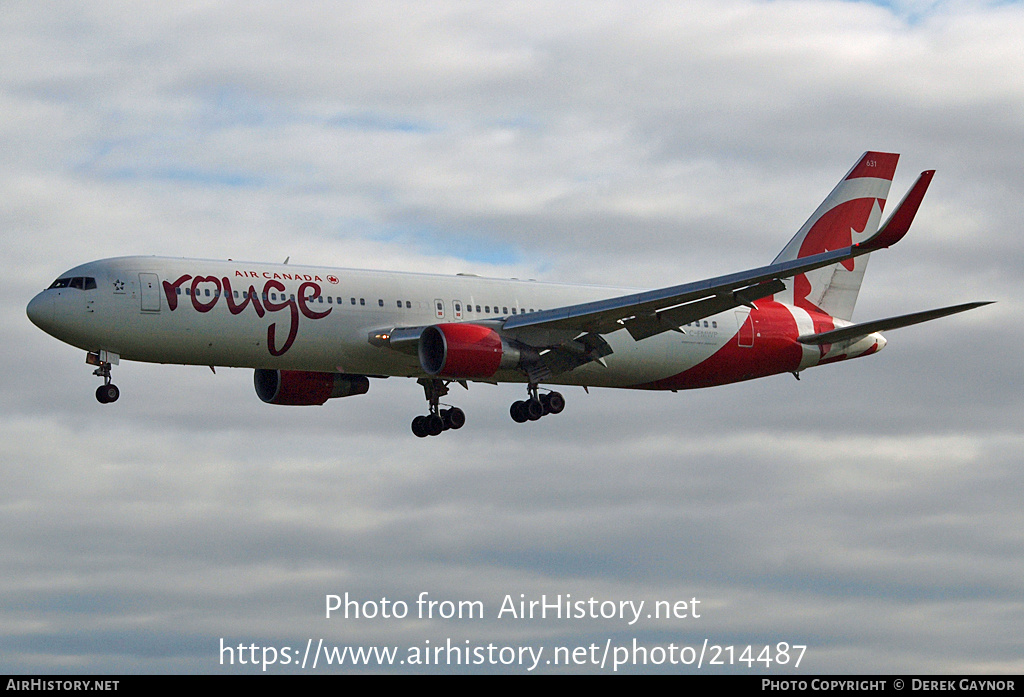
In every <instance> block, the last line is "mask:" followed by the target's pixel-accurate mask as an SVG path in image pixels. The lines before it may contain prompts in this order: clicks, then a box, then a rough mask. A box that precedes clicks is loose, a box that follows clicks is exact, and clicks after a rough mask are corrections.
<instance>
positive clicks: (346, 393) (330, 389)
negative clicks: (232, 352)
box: [253, 368, 370, 406]
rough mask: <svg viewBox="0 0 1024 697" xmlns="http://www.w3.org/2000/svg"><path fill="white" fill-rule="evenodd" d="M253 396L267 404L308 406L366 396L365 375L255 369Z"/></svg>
mask: <svg viewBox="0 0 1024 697" xmlns="http://www.w3.org/2000/svg"><path fill="white" fill-rule="evenodd" d="M253 382H254V383H255V385H256V394H257V395H258V396H259V398H260V399H262V400H263V401H264V402H266V403H267V404H285V405H292V406H311V405H313V404H323V403H324V402H326V401H327V400H328V399H333V398H335V397H351V396H352V395H357V394H366V392H367V391H368V390H369V389H370V381H369V379H367V377H366V376H365V375H345V374H344V373H313V372H308V371H305V370H268V369H266V368H257V369H256V372H255V374H254V375H253Z"/></svg>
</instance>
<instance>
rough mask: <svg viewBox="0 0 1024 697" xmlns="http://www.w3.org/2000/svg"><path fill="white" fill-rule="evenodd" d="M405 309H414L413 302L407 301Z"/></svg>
mask: <svg viewBox="0 0 1024 697" xmlns="http://www.w3.org/2000/svg"><path fill="white" fill-rule="evenodd" d="M405 309H406V310H411V309H412V301H411V300H406V301H405Z"/></svg>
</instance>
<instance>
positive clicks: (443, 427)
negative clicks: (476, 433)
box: [412, 378, 466, 438]
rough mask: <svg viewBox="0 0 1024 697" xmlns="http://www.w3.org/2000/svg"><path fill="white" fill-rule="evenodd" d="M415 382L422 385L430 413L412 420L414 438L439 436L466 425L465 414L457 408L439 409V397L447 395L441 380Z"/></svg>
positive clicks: (422, 379) (445, 385) (445, 386)
mask: <svg viewBox="0 0 1024 697" xmlns="http://www.w3.org/2000/svg"><path fill="white" fill-rule="evenodd" d="M417 382H419V384H421V385H423V392H424V394H425V395H426V397H427V403H428V404H429V405H430V413H429V414H425V415H423V416H417V417H416V418H415V419H413V420H412V432H413V433H414V434H416V437H418V438H426V437H427V436H439V435H441V433H442V432H443V431H447V430H449V429H459V428H462V427H463V426H465V425H466V412H464V411H462V410H461V409H459V408H458V407H448V408H447V409H442V408H441V397H444V396H445V395H446V394H448V385H447V384H445V382H444V381H443V380H438V379H437V378H433V379H428V378H420V379H419V380H418V381H417Z"/></svg>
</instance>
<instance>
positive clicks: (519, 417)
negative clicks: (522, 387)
mask: <svg viewBox="0 0 1024 697" xmlns="http://www.w3.org/2000/svg"><path fill="white" fill-rule="evenodd" d="M508 413H509V415H510V416H511V417H512V420H513V421H515V422H516V423H517V424H522V423H526V422H527V421H528V420H529V417H528V416H527V415H526V402H512V406H511V407H509V409H508Z"/></svg>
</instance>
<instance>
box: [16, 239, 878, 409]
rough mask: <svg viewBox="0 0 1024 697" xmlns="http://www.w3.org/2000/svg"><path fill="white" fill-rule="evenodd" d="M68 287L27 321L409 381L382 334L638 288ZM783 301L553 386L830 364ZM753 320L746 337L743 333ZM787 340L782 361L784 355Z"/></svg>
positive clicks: (103, 281) (481, 320)
mask: <svg viewBox="0 0 1024 697" xmlns="http://www.w3.org/2000/svg"><path fill="white" fill-rule="evenodd" d="M62 278H85V279H94V280H95V283H94V287H92V288H78V287H70V286H66V287H58V288H53V287H51V288H50V289H47V290H45V291H43V292H42V293H40V294H39V295H38V296H36V298H35V299H33V301H32V302H31V303H30V305H29V309H28V313H29V316H30V317H31V318H32V320H33V322H35V323H36V324H37V325H39V326H40V327H41V328H43V329H44V330H45V331H47V332H48V333H50V334H52V335H54V336H56V337H57V338H59V339H61V340H62V341H65V342H67V343H69V344H72V345H74V346H77V347H79V348H82V349H85V350H87V351H91V352H96V351H104V352H106V353H107V354H112V355H114V356H116V357H120V358H123V359H127V360H136V361H146V362H154V363H177V364H192V365H210V366H236V367H249V368H270V369H282V370H301V371H318V372H339V373H348V374H360V375H369V376H407V377H429V376H428V375H427V374H426V373H425V372H424V370H423V368H422V367H421V365H420V361H419V359H418V358H417V356H416V355H415V354H412V353H404V352H400V351H396V350H392V349H391V348H387V347H382V346H380V345H379V344H377V345H375V344H374V343H372V342H371V338H372V337H373V336H374V335H376V334H380V333H381V332H387V331H390V330H391V329H393V328H395V327H421V326H429V325H434V324H442V323H453V322H471V323H475V324H489V325H493V326H494V327H495V328H500V325H501V322H502V320H503V319H505V318H507V317H511V316H514V315H519V314H522V313H531V312H535V311H539V310H544V309H551V308H555V307H562V306H566V305H573V304H578V303H582V302H588V301H593V300H600V299H605V298H611V297H616V296H621V295H624V294H626V293H629V292H632V291H631V290H629V289H622V288H608V287H597V286H574V285H558V284H550V283H538V282H535V281H522V280H516V279H494V278H481V277H477V276H464V275H459V276H441V275H430V274H413V273H397V272H384V271H364V270H352V269H333V268H327V267H314V266H294V265H282V264H261V263H251V262H235V261H210V260H198V259H172V258H161V257H141V256H136V257H120V258H114V259H105V260H101V261H96V262H91V263H88V264H84V265H82V266H79V267H76V268H74V269H72V270H70V271H68V272H66V273H65V274H63V275H62ZM77 285H82V284H81V283H78V284H77ZM87 285H89V284H87ZM772 304H773V305H779V307H784V308H785V310H784V311H780V312H776V313H774V314H772V313H769V314H771V316H769V314H766V315H765V316H764V317H759V316H756V315H757V311H752V310H748V309H747V308H739V309H736V310H729V311H727V312H723V313H720V314H717V315H714V316H712V317H707V318H704V319H702V320H701V321H699V322H696V323H691V324H690V325H686V326H684V327H682V331H681V332H677V331H668V332H664V333H662V334H658V335H656V336H652V337H650V338H647V339H643V340H641V341H634V340H633V338H632V337H631V336H630V335H629V334H628V333H627V332H626V331H624V330H623V331H616V332H613V333H611V334H608V335H607V336H606V337H605V338H606V339H607V341H608V343H609V345H610V346H611V348H612V350H613V352H612V353H611V354H610V355H608V356H607V357H606V358H605V359H604V360H603V362H598V361H595V362H592V363H589V364H587V365H583V366H580V367H579V368H576V369H575V370H572V371H569V372H566V373H562V374H559V375H555V376H553V377H552V378H551V379H550V380H546V382H550V383H553V384H569V385H587V386H598V387H600V386H604V387H645V388H655V389H658V388H662V389H684V388H687V387H700V386H706V385H708V384H721V383H725V382H733V381H735V380H741V379H748V378H751V377H759V376H761V375H767V374H771V373H776V372H783V371H795V370H802V369H803V368H806V367H810V366H812V365H816V364H818V363H819V362H822V360H823V359H829V358H831V357H832V353H835V351H832V350H830V352H829V353H825V354H824V355H823V353H822V351H820V350H819V348H818V347H808V346H801V345H800V344H797V343H796V342H795V339H796V336H797V335H798V334H806V333H812V332H814V331H815V324H814V322H813V321H812V319H811V318H810V317H809V316H808V315H807V313H806V312H805V311H804V310H801V309H798V308H793V307H790V306H782V305H781V304H777V303H772ZM748 315H749V316H750V317H749V319H748ZM778 316H782V317H784V318H785V321H784V322H783V323H782V324H784V325H785V326H775V325H776V324H778V322H777V318H778ZM745 322H746V323H747V326H748V327H749V329H748V331H747V332H746V333H744V332H743V331H741V330H742V328H743V326H744V323H745ZM531 338H532V339H534V340H536V339H537V338H538V337H537V336H532V337H531ZM539 338H541V339H543V337H539ZM780 342H781V343H780ZM880 342H884V339H881V337H880V335H873V336H872V337H867V338H864V339H861V340H860V341H859V342H857V343H856V345H848V346H844V347H841V348H842V355H841V358H848V357H854V356H856V355H860V354H861V353H864V352H865V351H868V350H869V349H871V348H872V347H875V348H876V349H877V348H881V346H880V345H879V343H880ZM782 344H785V346H784V347H783V348H784V352H785V353H786V354H787V355H786V356H784V357H780V356H777V355H776V354H777V353H778V351H779V348H780V346H781V345H782ZM836 348H837V349H838V348H839V347H836ZM729 353H733V354H736V355H738V356H739V357H740V361H741V363H743V364H745V365H746V367H743V366H740V367H738V368H737V369H735V370H731V371H725V373H724V374H722V375H721V376H720V377H721V379H712V380H710V381H709V380H708V379H707V378H705V377H702V378H701V379H700V380H698V381H697V382H696V383H694V384H690V381H688V380H685V379H684V380H676V381H675V382H671V379H672V378H673V376H676V377H678V376H680V375H682V374H684V373H687V371H691V369H694V368H695V367H697V366H699V365H700V364H702V363H703V362H705V361H707V360H708V359H709V358H711V357H712V356H714V355H715V354H720V355H724V354H729ZM836 357H837V358H839V357H840V356H839V355H836ZM666 380H669V381H670V382H659V381H666ZM489 381H492V382H504V381H511V382H526V381H527V378H526V376H525V374H524V373H523V372H522V371H519V370H514V369H502V370H501V371H499V372H498V373H497V374H496V375H494V376H493V378H492V379H490V380H489ZM655 383H658V384H655Z"/></svg>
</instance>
